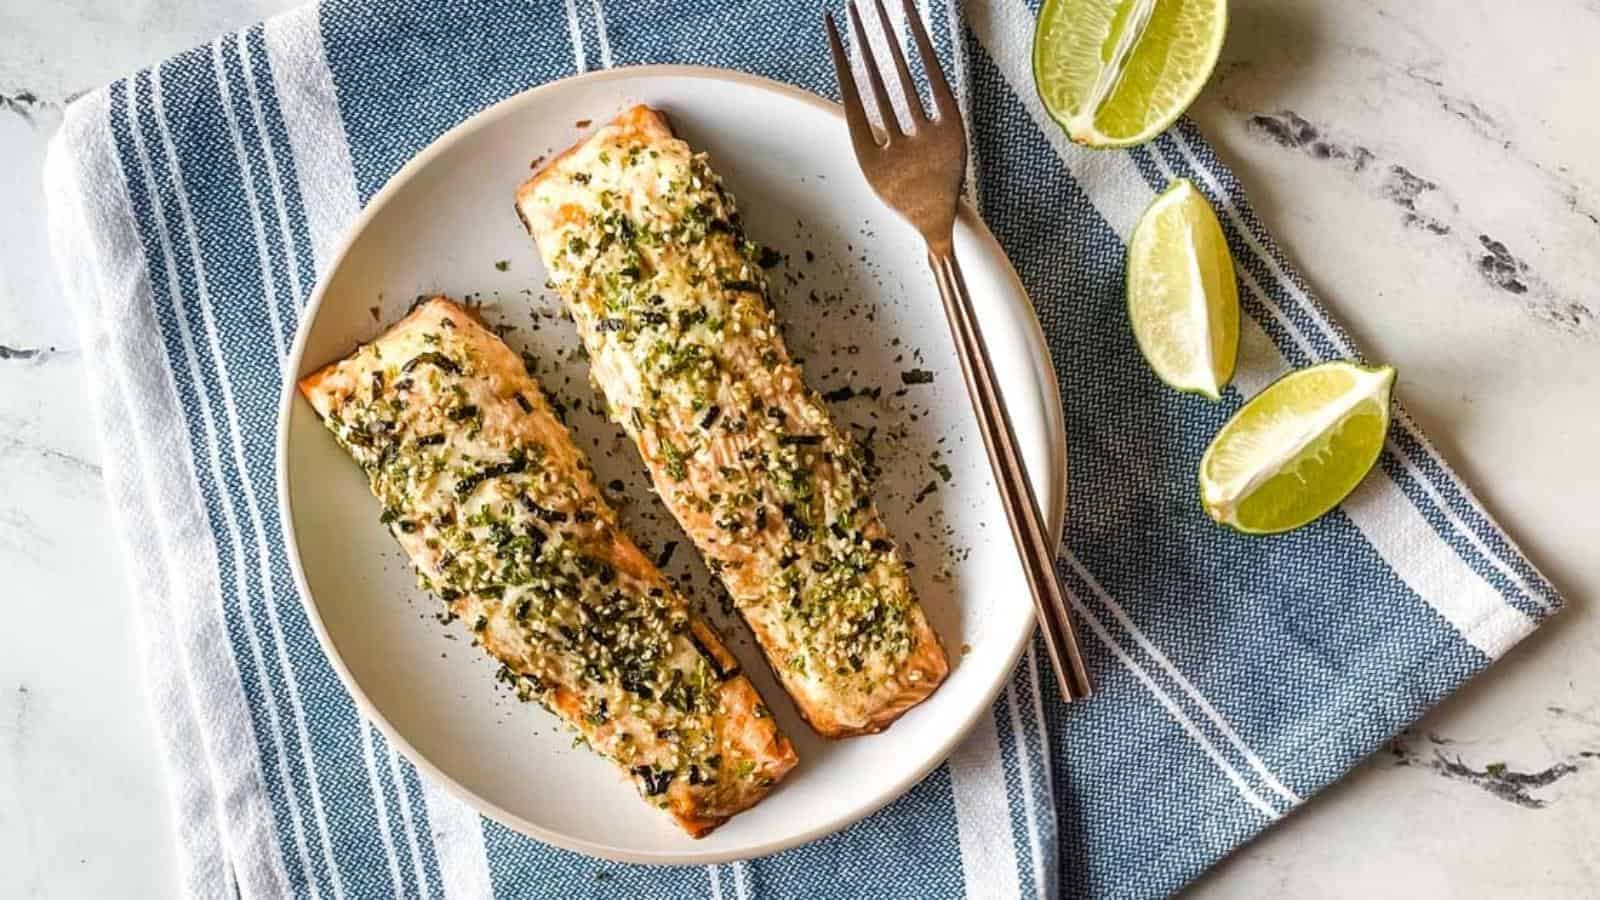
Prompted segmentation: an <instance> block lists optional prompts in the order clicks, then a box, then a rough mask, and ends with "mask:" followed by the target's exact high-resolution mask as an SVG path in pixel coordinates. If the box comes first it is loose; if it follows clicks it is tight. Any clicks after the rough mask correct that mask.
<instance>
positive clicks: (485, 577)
mask: <svg viewBox="0 0 1600 900" xmlns="http://www.w3.org/2000/svg"><path fill="white" fill-rule="evenodd" d="M299 388H300V390H301V392H302V393H303V394H304V395H305V397H306V399H308V400H309V401H310V402H311V404H312V406H313V407H315V408H316V410H317V412H318V414H320V415H321V416H322V417H323V421H324V423H325V424H326V425H327V426H328V428H329V430H330V431H332V432H333V434H334V436H335V437H336V439H337V440H338V441H339V443H340V444H341V445H342V446H343V447H344V448H345V449H346V450H347V451H349V453H350V454H351V456H353V457H354V458H355V460H356V461H357V462H358V463H360V464H361V466H362V468H363V469H364V470H365V471H366V473H367V476H368V482H369V484H370V485H371V487H372V490H373V493H374V494H375V495H377V496H378V498H379V499H380V500H381V501H382V502H383V515H382V517H381V520H382V521H383V522H384V523H385V524H386V525H387V526H388V528H389V530H390V532H391V533H392V534H393V535H394V537H395V539H396V540H397V541H399V543H400V544H401V546H402V547H403V548H404V549H405V551H406V553H407V554H408V555H409V556H410V558H411V562H412V564H413V565H414V566H415V568H416V571H417V576H418V580H419V582H420V583H421V584H422V585H423V586H424V587H425V588H427V589H428V590H431V591H433V592H435V593H436V594H438V595H439V596H440V597H441V598H442V599H443V600H444V601H445V603H446V605H447V608H448V610H449V615H451V616H453V617H458V618H460V619H462V620H463V621H465V622H466V623H467V624H468V626H469V627H470V628H471V629H472V632H473V635H474V639H475V641H476V642H477V643H479V644H481V645H482V646H483V648H484V649H485V650H487V651H488V652H489V653H490V654H491V655H492V656H494V657H495V658H496V659H498V660H499V661H500V662H501V663H502V668H501V670H500V676H499V677H500V679H501V680H502V681H504V682H505V683H506V684H507V685H508V686H510V687H511V688H512V689H513V690H514V691H516V692H517V694H518V696H520V697H521V698H523V699H534V700H538V701H539V702H540V703H542V704H543V705H545V706H546V707H547V708H549V709H550V710H551V711H552V712H554V713H555V714H556V715H558V716H560V717H561V718H562V719H564V720H565V721H566V722H567V724H569V725H571V726H572V727H573V728H575V729H577V730H578V731H579V732H580V733H581V734H582V735H583V737H584V739H585V740H587V741H588V743H589V744H590V746H591V747H593V748H594V749H595V750H596V751H597V752H599V753H600V754H602V755H603V756H606V757H607V758H609V759H611V760H612V761H613V762H614V763H615V764H616V765H617V766H618V767H619V768H621V769H622V770H623V771H624V772H626V773H627V774H628V775H629V776H630V777H631V778H632V779H633V780H634V782H635V784H636V786H637V787H638V789H639V791H640V793H641V794H642V795H643V796H644V797H645V798H646V799H647V800H648V801H649V802H651V803H653V804H654V805H656V806H659V807H661V808H663V809H665V810H667V812H668V813H669V814H670V815H671V816H672V817H673V819H674V820H675V821H676V822H677V823H678V825H679V826H680V827H682V828H683V829H684V830H685V831H687V832H688V833H689V834H691V835H693V836H695V837H699V836H701V835H703V834H705V833H706V832H708V831H710V830H711V829H712V828H715V827H716V826H717V825H718V824H720V823H722V822H724V821H726V820H727V819H728V817H729V816H732V815H734V814H735V813H737V812H739V811H740V810H744V809H748V808H749V807H750V806H752V805H754V804H755V803H757V802H758V801H760V799H761V798H762V797H764V796H765V795H766V794H767V793H768V792H769V791H770V790H771V788H772V786H773V785H774V784H776V783H777V782H778V781H779V780H780V779H782V778H783V776H784V775H785V773H787V772H788V771H789V769H791V768H792V767H793V766H794V764H795V754H794V749H793V747H792V746H791V745H790V743H789V741H788V739H787V738H785V737H784V736H783V735H782V734H781V733H780V732H779V731H778V729H777V726H776V724H775V723H774V720H773V719H772V717H771V715H770V714H768V713H767V710H766V707H765V706H763V705H762V702H761V698H760V696H759V695H758V694H757V693H756V689H755V687H754V686H753V685H752V684H751V683H750V680H749V679H748V678H747V677H745V676H744V675H743V674H741V673H740V672H739V668H738V664H737V662H736V661H735V660H734V658H733V656H732V655H731V654H730V653H729V652H728V650H727V648H726V647H725V646H724V645H723V643H722V641H721V639H720V638H718V636H717V634H716V632H715V631H714V630H713V629H712V628H711V627H710V626H709V625H708V624H706V623H705V622H702V621H700V620H699V619H698V618H696V617H695V616H694V615H692V613H691V612H690V610H689V608H688V606H687V605H686V604H685V602H684V600H683V598H682V597H681V596H680V595H679V594H678V593H677V592H676V591H675V590H673V588H672V586H671V585H670V584H668V583H667V581H666V580H665V578H664V577H663V576H662V574H661V572H660V571H659V570H657V568H656V566H655V565H654V564H653V563H651V561H650V560H649V559H647V558H646V557H645V556H644V554H643V553H641V552H640V551H639V548H638V547H637V546H636V545H635V544H634V543H633V541H632V539H630V538H629V537H628V535H627V534H625V533H624V532H623V531H622V530H621V528H620V527H619V526H618V524H617V518H616V514H615V512H614V511H613V510H612V509H611V508H610V506H609V505H608V504H607V503H606V502H605V499H604V497H603V496H602V495H601V493H600V491H599V489H598V487H597V486H596V484H595V480H594V475H593V472H592V470H591V469H590V468H589V464H588V461H587V460H586V459H585V458H584V456H583V454H582V453H581V452H580V451H579V450H578V448H577V446H576V445H575V444H574V443H573V441H572V438H571V436H570V435H569V434H568V433H567V430H566V428H565V426H563V425H562V424H561V422H560V421H559V420H558V419H556V417H555V415H554V414H553V412H552V411H551V409H550V407H549V404H548V402H547V401H546V400H545V397H544V394H543V393H542V392H541V390H540V389H539V386H538V384H536V383H535V382H534V380H533V378H532V377H531V376H530V375H529V374H528V372H527V370H526V369H525V368H524V366H523V364H522V361H521V360H520V359H519V358H518V357H517V355H516V354H515V353H514V352H512V350H511V349H510V348H509V347H507V346H506V345H505V344H504V343H503V342H502V341H501V340H500V339H499V338H498V337H496V336H495V335H494V334H493V333H491V332H490V331H489V330H488V329H486V328H484V327H483V325H482V324H481V323H479V322H478V321H477V319H476V318H475V317H474V316H473V315H471V314H470V313H468V312H467V311H466V310H464V309H462V308H461V307H460V306H458V305H456V304H455V303H452V302H451V301H449V300H447V299H445V298H435V299H433V300H430V301H428V302H426V303H424V304H422V305H420V306H419V307H418V308H417V309H416V310H414V311H413V312H412V313H411V314H410V315H408V316H406V317H405V319H403V320H402V321H400V322H399V323H398V324H396V325H395V326H394V327H392V328H390V329H389V330H388V331H387V332H385V333H384V334H383V335H382V336H381V337H379V338H378V339H377V340H376V341H373V342H372V343H370V344H367V345H364V346H362V347H360V348H359V349H358V350H357V351H356V352H355V353H354V354H352V355H351V356H350V357H348V358H346V359H344V360H341V361H339V362H336V363H333V364H331V365H329V366H327V367H325V368H323V369H320V370H318V371H317V372H314V373H312V374H311V375H308V376H306V377H305V378H303V379H301V381H300V382H299Z"/></svg>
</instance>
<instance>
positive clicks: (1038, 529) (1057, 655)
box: [928, 246, 1094, 701]
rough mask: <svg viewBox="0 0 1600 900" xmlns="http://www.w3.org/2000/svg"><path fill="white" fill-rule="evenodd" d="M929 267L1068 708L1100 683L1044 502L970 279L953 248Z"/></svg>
mask: <svg viewBox="0 0 1600 900" xmlns="http://www.w3.org/2000/svg"><path fill="white" fill-rule="evenodd" d="M928 261H929V262H930V263H931V264H932V265H933V273H934V278H935V280H937V281H938V284H939V296H940V298H941V299H943V300H944V311H945V316H946V317H947V318H948V319H949V320H950V330H951V331H952V332H954V333H955V337H956V356H957V357H958V358H959V359H960V360H961V374H962V376H963V377H964V378H965V379H966V383H967V393H968V394H970V395H971V397H972V405H973V407H974V409H975V410H976V412H977V414H978V429H979V431H981V432H982V433H983V446H984V448H985V449H986V450H988V452H989V465H990V467H991V468H992V469H993V470H994V477H995V483H996V485H997V486H998V487H999V488H1000V498H1001V503H1002V505H1003V506H1004V507H1005V510H1006V517H1007V518H1008V519H1009V520H1010V522H1011V536H1012V537H1013V538H1014V539H1015V540H1016V544H1017V550H1018V551H1019V552H1020V554H1021V556H1022V566H1023V570H1024V571H1025V572H1026V573H1027V576H1028V586H1029V588H1030V589H1031V590H1032V593H1033V605H1034V608H1035V610H1036V611H1037V614H1038V619H1039V629H1040V631H1041V632H1043V634H1044V644H1045V649H1046V651H1048V652H1049V654H1050V665H1051V667H1052V668H1054V669H1055V673H1056V679H1057V682H1058V683H1059V684H1060V686H1061V693H1062V695H1063V697H1064V698H1065V699H1067V700H1068V701H1071V700H1081V699H1083V698H1085V697H1087V696H1089V695H1090V694H1091V693H1093V692H1094V684H1093V682H1092V681H1091V680H1090V678H1089V670H1088V668H1087V667H1086V666H1085V665H1084V662H1083V654H1082V653H1081V652H1080V650H1079V647H1078V638H1077V634H1076V632H1075V631H1074V630H1073V625H1072V613H1071V611H1070V610H1069V609H1068V607H1067V602H1066V595H1065V594H1064V593H1063V592H1062V589H1061V581H1060V579H1059V578H1057V577H1056V570H1055V559H1056V554H1055V547H1054V545H1052V544H1051V543H1050V530H1049V528H1047V527H1046V526H1045V522H1044V516H1043V515H1042V514H1041V513H1040V511H1039V501H1038V498H1037V497H1035V496H1034V493H1033V485H1032V484H1031V483H1030V482H1029V481H1028V473H1027V471H1026V470H1025V469H1024V468H1023V466H1022V455H1021V454H1020V453H1018V452H1017V436H1016V433H1015V431H1014V430H1013V429H1012V427H1011V417H1010V416H1009V415H1007V414H1006V407H1005V402H1004V401H1003V400H1002V398H1001V396H1000V392H999V389H998V388H997V386H996V384H995V377H994V366H993V365H992V364H991V363H990V361H989V350H988V348H987V347H986V346H985V345H984V343H983V335H982V333H981V332H980V331H979V330H978V327H977V315H976V314H975V313H974V311H973V308H972V298H971V296H970V295H969V294H968V293H967V282H966V279H965V278H963V277H962V275H961V266H960V265H958V264H957V263H956V258H955V253H954V252H953V250H952V248H951V247H949V246H942V247H941V246H930V247H929V249H928Z"/></svg>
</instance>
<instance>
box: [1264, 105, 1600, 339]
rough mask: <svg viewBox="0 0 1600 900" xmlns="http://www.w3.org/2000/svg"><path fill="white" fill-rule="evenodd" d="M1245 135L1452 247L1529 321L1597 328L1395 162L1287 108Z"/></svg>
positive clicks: (1454, 203) (1575, 329)
mask: <svg viewBox="0 0 1600 900" xmlns="http://www.w3.org/2000/svg"><path fill="white" fill-rule="evenodd" d="M1428 83H1429V84H1431V83H1432V82H1428ZM1480 112H1481V110H1480ZM1462 114H1463V115H1465V113H1462ZM1475 121H1478V123H1479V127H1480V128H1481V127H1487V126H1486V125H1484V124H1483V121H1488V122H1492V120H1486V119H1485V120H1482V121H1480V120H1475ZM1245 130H1246V133H1248V134H1250V135H1251V136H1253V137H1255V138H1257V139H1258V140H1263V141H1269V142H1271V143H1273V144H1275V145H1277V146H1279V147H1282V148H1284V149H1286V150H1294V151H1297V152H1300V153H1303V154H1305V155H1307V156H1310V157H1312V158H1314V159H1318V160H1324V161H1326V162H1328V163H1329V164H1330V165H1333V166H1336V167H1337V168H1339V169H1342V170H1343V171H1344V172H1345V173H1346V174H1347V175H1349V176H1350V177H1352V178H1354V179H1356V180H1357V181H1359V182H1361V183H1363V184H1365V185H1367V186H1368V187H1369V188H1371V189H1372V190H1373V191H1375V193H1376V194H1377V196H1379V197H1382V198H1383V199H1385V200H1387V201H1388V202H1389V203H1391V204H1393V205H1394V206H1395V207H1396V208H1397V209H1398V210H1400V213H1401V221H1402V222H1403V223H1404V224H1405V225H1406V226H1407V227H1410V228H1417V229H1420V230H1422V231H1424V232H1426V233H1428V234H1429V235H1432V236H1433V237H1435V238H1438V239H1440V240H1445V241H1448V242H1450V243H1452V244H1454V245H1455V246H1456V247H1457V248H1459V250H1460V251H1461V252H1462V254H1463V256H1464V258H1465V259H1467V260H1469V261H1470V262H1471V264H1472V266H1473V268H1474V270H1475V271H1476V272H1477V273H1478V275H1479V276H1480V277H1481V278H1483V280H1484V281H1486V282H1488V283H1489V284H1490V285H1492V286H1494V287H1495V288H1497V289H1499V290H1500V291H1501V292H1504V293H1506V294H1509V295H1511V296H1513V297H1516V298H1518V302H1520V303H1521V305H1522V306H1523V308H1524V309H1526V310H1527V311H1528V312H1529V313H1530V314H1531V315H1533V316H1534V317H1535V318H1537V319H1539V320H1541V321H1543V322H1545V323H1547V324H1550V325H1554V326H1556V327H1558V328H1560V329H1562V330H1564V331H1568V332H1571V333H1574V334H1579V335H1585V336H1588V335H1593V334H1595V333H1596V331H1597V330H1600V329H1596V327H1595V319H1596V313H1595V305H1594V304H1592V302H1591V301H1588V300H1586V299H1580V298H1577V297H1571V296H1567V295H1564V294H1562V293H1561V292H1559V291H1558V290H1557V289H1556V288H1555V287H1554V286H1553V285H1551V284H1550V282H1549V281H1547V280H1546V279H1545V278H1543V277H1542V276H1541V275H1540V274H1539V273H1538V272H1536V271H1534V270H1533V269H1532V267H1530V266H1529V265H1528V263H1527V262H1526V261H1525V260H1523V259H1521V258H1520V257H1518V256H1517V255H1516V254H1514V253H1513V252H1512V251H1511V249H1510V248H1509V247H1508V246H1507V245H1506V243H1505V242H1504V241H1502V240H1500V239H1498V238H1495V237H1491V236H1490V235H1488V234H1485V233H1483V232H1482V231H1481V230H1480V229H1477V228H1473V227H1470V224H1471V223H1469V222H1465V221H1462V220H1463V219H1464V218H1465V217H1464V216H1463V214H1462V208H1461V204H1460V202H1459V201H1458V200H1457V199H1456V198H1455V196H1454V195H1453V194H1452V193H1451V192H1449V191H1447V190H1445V189H1444V188H1441V187H1440V185H1439V184H1438V183H1437V182H1435V181H1433V180H1431V179H1428V178H1425V177H1423V176H1421V175H1418V174H1417V173H1416V172H1414V171H1412V170H1411V169H1410V168H1408V167H1406V166H1405V165H1402V164H1400V163H1398V162H1385V161H1383V160H1381V159H1380V158H1379V156H1378V154H1376V153H1375V152H1373V151H1372V150H1370V149H1369V148H1367V147H1366V146H1364V145H1362V144H1360V143H1356V142H1355V141H1351V140H1345V139H1341V138H1338V137H1335V136H1333V135H1331V134H1330V133H1329V131H1328V129H1326V128H1324V127H1322V126H1319V125H1317V124H1314V123H1313V122H1311V121H1310V120H1308V119H1307V118H1305V117H1304V116H1302V115H1300V114H1299V113H1297V112H1295V111H1294V110H1291V109H1284V110H1279V111H1277V112H1273V113H1259V112H1258V113H1249V114H1247V118H1246V120H1245ZM1567 196H1569V198H1576V196H1577V195H1576V194H1569V195H1567ZM1570 203H1571V205H1572V206H1573V208H1574V210H1577V211H1579V212H1580V213H1581V214H1583V215H1585V216H1588V217H1589V218H1591V219H1592V218H1594V217H1593V216H1592V215H1590V214H1589V213H1587V212H1583V211H1582V210H1579V209H1578V207H1577V205H1576V204H1577V200H1576V199H1570ZM1468 235H1472V237H1468Z"/></svg>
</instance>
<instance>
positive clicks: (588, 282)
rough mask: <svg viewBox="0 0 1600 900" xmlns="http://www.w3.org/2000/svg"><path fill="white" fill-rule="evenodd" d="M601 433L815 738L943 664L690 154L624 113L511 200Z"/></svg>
mask: <svg viewBox="0 0 1600 900" xmlns="http://www.w3.org/2000/svg"><path fill="white" fill-rule="evenodd" d="M517 207H518V212H519V215H520V216H521V218H522V220H523V222H524V223H525V224H526V225H527V227H528V230H529V232H530V233H531V234H532V235H533V237H534V239H535V241H536V242H537V243H538V246H539V250H540V253H541V255H542V257H543V258H544V262H545V267H546V269H547V270H548V271H549V274H550V279H551V283H552V284H553V286H554V287H555V288H556V289H557V290H559V291H560V293H561V295H562V297H563V298H564V299H565V300H566V302H567V306H568V308H569V309H570V310H571V311H572V314H573V318H574V321H575V322H576V323H577V327H578V332H579V334H580V335H581V336H582V337H583V340H584V344H585V346H586V348H587V349H588V351H589V360H590V365H591V367H592V372H593V377H594V380H595V382H596V383H597V384H598V385H599V386H600V388H601V390H602V391H603V392H604V393H605V395H606V398H607V401H608V405H609V407H610V414H611V416H612V418H613V419H614V420H615V421H616V422H618V424H620V425H622V427H623V428H624V430H626V431H627V433H628V435H629V437H631V438H633V440H634V443H635V445H636V446H637V447H638V448H639V452H640V455H641V456H642V457H643V459H644V462H645V464H646V466H647V467H648V468H649V470H650V473H651V476H652V477H653V478H654V481H655V484H656V488H657V491H658V492H659V494H660V495H661V498H662V499H663V501H664V502H666V504H667V506H668V507H669V508H670V509H671V510H672V512H673V514H674V515H675V516H676V517H677V519H678V522H679V524H680V525H682V526H683V529H684V531H685V532H686V533H687V534H688V535H689V537H690V538H691V539H693V540H694V542H695V545H696V546H697V547H698V548H699V550H700V552H701V554H702V555H703V556H704V557H705V558H706V561H707V564H708V565H709V566H710V567H711V568H712V570H713V571H714V572H716V573H717V574H718V575H720V576H721V580H722V582H723V585H724V586H725V587H726V588H727V590H728V593H729V595H730V596H731V597H732V599H733V602H734V605H735V606H737V607H738V608H739V610H740V612H741V613H742V614H743V616H744V618H745V621H746V622H748V623H749V624H750V627H751V629H752V631H753V632H754V633H755V635H756V638H757V640H758V641H759V643H760V645H761V647H762V650H763V652H764V653H765V654H766V656H767V659H768V661H769V662H770V663H771V664H772V668H773V670H774V671H775V672H776V673H777V675H778V677H779V679H780V680H781V681H782V683H783V685H784V687H785V688H786V689H787V690H788V691H789V693H790V695H791V696H792V697H793V698H794V700H795V703H796V705H797V706H798V708H799V709H800V712H801V714H802V715H803V716H804V717H805V718H806V720H807V721H808V722H809V723H810V724H811V726H812V727H813V728H815V729H816V730H817V731H818V732H820V733H821V734H823V735H825V736H828V737H844V736H847V735H852V734H862V733H867V732H873V731H879V730H881V729H883V728H884V727H886V726H887V725H888V724H889V723H890V722H892V721H893V720H894V719H895V718H896V717H897V716H899V715H900V714H901V713H903V712H904V711H905V710H907V709H909V708H910V707H912V706H914V705H916V704H917V703H919V702H921V701H922V700H923V699H924V698H926V697H927V696H928V695H929V694H931V693H932V692H933V690H934V689H935V688H936V687H938V685H939V683H940V682H941V681H942V680H943V679H944V677H945V675H946V674H947V672H948V668H949V667H948V662H947V660H946V658H945V655H944V651H943V649H942V648H941V647H940V646H939V641H938V638H937V637H936V636H935V635H934V633H933V630H932V629H931V628H930V627H929V626H928V622H927V617H926V616H925V615H924V613H923V610H922V607H921V605H920V604H919V603H918V602H917V599H916V597H915V596H914V594H913V592H912V588H911V581H910V578H909V577H908V575H907V571H906V565H905V562H904V560H903V558H902V557H901V555H900V553H899V551H898V549H897V548H896V547H895V545H894V543H893V541H892V540H891V539H890V538H889V535H888V534H887V532H886V531H885V529H884V526H883V523H882V521H881V519H880V517H879V515H878V512H877V509H876V507H875V506H874V505H873V504H872V501H871V497H870V496H869V493H868V489H869V485H868V483H867V478H866V476H865V474H864V472H863V461H862V458H861V455H860V451H859V448H857V447H856V446H855V444H854V442H853V441H852V440H851V439H850V438H849V437H848V436H846V435H845V434H843V433H841V432H840V430H839V429H838V428H837V427H835V426H834V424H833V422H832V421H831V420H830V419H829V416H828V413H827V409H826V408H825V407H824V406H823V404H822V401H821V398H820V397H818V396H817V394H816V393H815V392H813V391H811V390H810V389H809V388H807V387H806V385H805V382H804V379H803V377H802V374H801V372H800V369H799V367H798V366H797V365H796V364H795V363H794V361H793V360H791V359H790V357H789V353H788V350H787V348H786V347H785V346H784V342H783V339H782V336H781V334H780V332H779V329H778V325H777V322H776V320H775V318H774V315H773V311H772V307H771V306H770V305H769V303H768V302H767V280H766V277H765V275H764V274H763V272H762V264H763V263H765V262H770V261H771V256H770V254H768V253H767V252H766V251H764V250H763V249H762V248H761V247H760V246H758V245H756V244H755V243H754V242H752V241H750V240H749V239H748V238H746V236H745V235H744V232H743V228H742V226H741V223H740V220H739V216H738V212H737V210H736V209H735V208H734V203H733V199H732V198H731V197H730V196H729V195H728V194H727V192H726V191H725V190H724V189H723V187H722V182H721V180H720V179H719V178H718V177H717V175H716V174H715V173H714V172H713V171H712V170H711V168H710V165H709V163H708V162H707V161H706V158H705V156H704V155H701V154H696V153H694V152H693V151H692V150H690V149H689V147H688V146H687V145H686V144H685V143H684V142H683V141H681V140H678V139H677V138H676V137H674V136H673V133H672V129H671V126H670V125H669V124H668V122H667V120H666V117H665V116H663V115H662V114H661V113H660V112H658V111H656V110H653V109H650V108H649V107H645V106H637V107H634V108H632V109H630V110H627V111H626V112H624V113H622V114H621V115H620V116H618V117H617V118H616V119H615V120H613V121H612V122H611V123H609V124H607V125H605V126H603V127H601V128H600V129H598V130H597V131H596V132H595V133H594V134H592V135H591V136H590V137H588V138H587V139H586V140H584V141H583V142H581V143H580V144H578V145H577V146H575V147H573V148H571V149H569V150H567V151H566V152H564V153H562V154H561V155H560V156H558V157H556V158H555V159H553V160H551V161H550V162H549V163H548V164H546V165H545V167H544V168H542V169H541V170H539V171H538V172H536V173H535V174H534V175H533V177H532V178H530V179H528V181H527V182H525V183H524V184H523V185H522V186H521V187H520V188H519V189H518V191H517Z"/></svg>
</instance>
